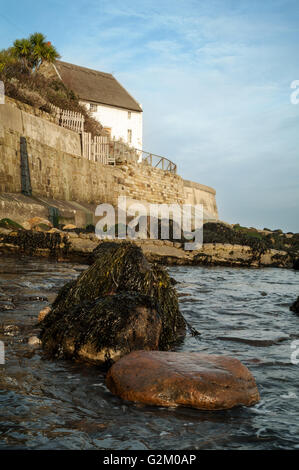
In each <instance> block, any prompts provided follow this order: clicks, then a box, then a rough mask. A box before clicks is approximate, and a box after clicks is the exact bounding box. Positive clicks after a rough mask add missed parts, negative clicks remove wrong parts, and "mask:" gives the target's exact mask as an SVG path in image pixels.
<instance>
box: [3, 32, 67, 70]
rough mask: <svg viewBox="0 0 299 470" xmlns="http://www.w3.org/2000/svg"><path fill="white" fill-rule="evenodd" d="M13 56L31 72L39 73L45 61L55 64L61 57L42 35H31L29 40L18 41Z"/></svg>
mask: <svg viewBox="0 0 299 470" xmlns="http://www.w3.org/2000/svg"><path fill="white" fill-rule="evenodd" d="M12 54H13V55H14V57H16V58H17V59H19V60H21V62H22V63H23V64H24V66H25V67H26V68H27V69H28V70H31V71H37V70H38V69H39V67H40V66H41V64H42V63H43V62H44V61H47V62H54V61H55V60H56V59H58V58H59V57H60V55H59V54H58V52H57V50H56V49H55V47H54V46H52V44H51V43H50V42H49V41H48V42H46V38H45V36H44V35H43V34H42V33H34V34H31V36H30V37H29V39H16V40H15V42H14V45H13V47H12Z"/></svg>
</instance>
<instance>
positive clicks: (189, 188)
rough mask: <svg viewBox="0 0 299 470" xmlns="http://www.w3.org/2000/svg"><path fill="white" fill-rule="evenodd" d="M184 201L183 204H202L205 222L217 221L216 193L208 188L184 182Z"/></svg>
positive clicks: (191, 182) (192, 182)
mask: <svg viewBox="0 0 299 470" xmlns="http://www.w3.org/2000/svg"><path fill="white" fill-rule="evenodd" d="M184 200H185V204H192V205H195V204H202V205H203V208H204V212H205V218H206V220H208V219H218V209H217V204H216V191H215V189H213V188H210V186H206V185H204V184H200V183H195V182H194V181H188V180H184Z"/></svg>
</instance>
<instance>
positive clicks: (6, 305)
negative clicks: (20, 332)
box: [0, 299, 15, 312]
mask: <svg viewBox="0 0 299 470" xmlns="http://www.w3.org/2000/svg"><path fill="white" fill-rule="evenodd" d="M14 308H15V306H14V304H13V303H12V302H9V301H8V302H6V301H2V299H1V301H0V312H5V311H7V310H14Z"/></svg>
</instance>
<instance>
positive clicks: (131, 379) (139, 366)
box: [106, 351, 259, 410]
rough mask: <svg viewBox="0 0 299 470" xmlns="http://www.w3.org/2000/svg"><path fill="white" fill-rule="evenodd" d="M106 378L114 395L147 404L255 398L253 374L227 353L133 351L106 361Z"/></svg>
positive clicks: (209, 405)
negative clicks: (109, 362)
mask: <svg viewBox="0 0 299 470" xmlns="http://www.w3.org/2000/svg"><path fill="white" fill-rule="evenodd" d="M106 384H107V387H108V388H109V389H110V391H111V392H112V393H114V394H115V395H118V396H120V397H121V398H123V399H125V400H129V401H133V402H140V403H144V404H147V405H157V406H178V405H182V406H189V407H192V408H198V409H201V410H223V409H228V408H232V407H234V406H238V405H245V406H250V405H254V404H255V403H257V402H258V401H259V392H258V389H257V386H256V383H255V380H254V377H253V376H252V374H251V373H250V372H249V370H248V369H247V367H245V366H244V365H243V364H242V363H241V362H240V361H239V360H238V359H235V358H232V357H229V356H216V355H208V354H200V353H175V352H161V351H134V352H132V353H130V354H128V355H127V356H124V357H123V358H121V359H120V360H119V361H117V362H116V363H115V364H114V365H113V366H112V367H111V369H110V370H109V371H108V374H107V377H106Z"/></svg>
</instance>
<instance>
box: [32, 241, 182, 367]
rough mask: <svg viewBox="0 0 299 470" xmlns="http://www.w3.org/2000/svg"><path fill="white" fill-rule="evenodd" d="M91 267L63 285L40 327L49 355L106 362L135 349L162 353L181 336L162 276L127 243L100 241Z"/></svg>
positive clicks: (168, 283)
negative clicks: (153, 350) (156, 350)
mask: <svg viewBox="0 0 299 470" xmlns="http://www.w3.org/2000/svg"><path fill="white" fill-rule="evenodd" d="M94 259H95V261H94V263H93V264H92V265H91V266H90V267H89V268H88V269H87V270H86V271H84V272H83V273H81V275H80V276H79V277H78V278H77V279H76V280H75V281H71V282H69V283H67V284H66V285H65V286H64V287H63V288H62V289H61V290H60V292H59V294H58V296H57V298H56V299H55V301H54V303H53V305H52V310H51V312H50V313H49V314H48V315H47V316H46V317H45V319H44V320H43V322H42V323H41V327H42V331H41V335H40V337H41V340H42V342H43V347H44V349H45V350H46V351H47V352H48V353H50V354H51V355H52V356H53V355H54V356H57V355H58V356H70V355H71V356H73V357H77V358H81V359H88V355H90V358H91V356H93V358H94V360H95V361H96V362H103V361H104V362H109V360H111V359H113V360H115V359H116V358H119V357H120V356H122V355H124V354H127V353H128V352H130V351H132V350H136V349H162V350H167V349H169V348H170V346H171V345H172V344H173V343H174V342H175V341H177V340H178V339H179V338H180V337H181V336H183V335H184V333H185V320H184V318H183V316H182V315H181V313H180V311H179V307H178V299H177V294H176V292H175V290H174V288H173V286H172V282H171V279H170V277H169V275H168V273H167V272H166V271H165V270H164V269H163V268H162V267H160V266H155V265H151V264H149V263H148V261H147V260H146V259H145V257H144V255H143V253H142V251H141V249H140V248H139V247H137V246H136V245H134V244H133V243H129V242H124V243H115V242H104V243H101V244H100V245H99V246H98V248H97V249H96V250H95V252H94Z"/></svg>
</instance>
